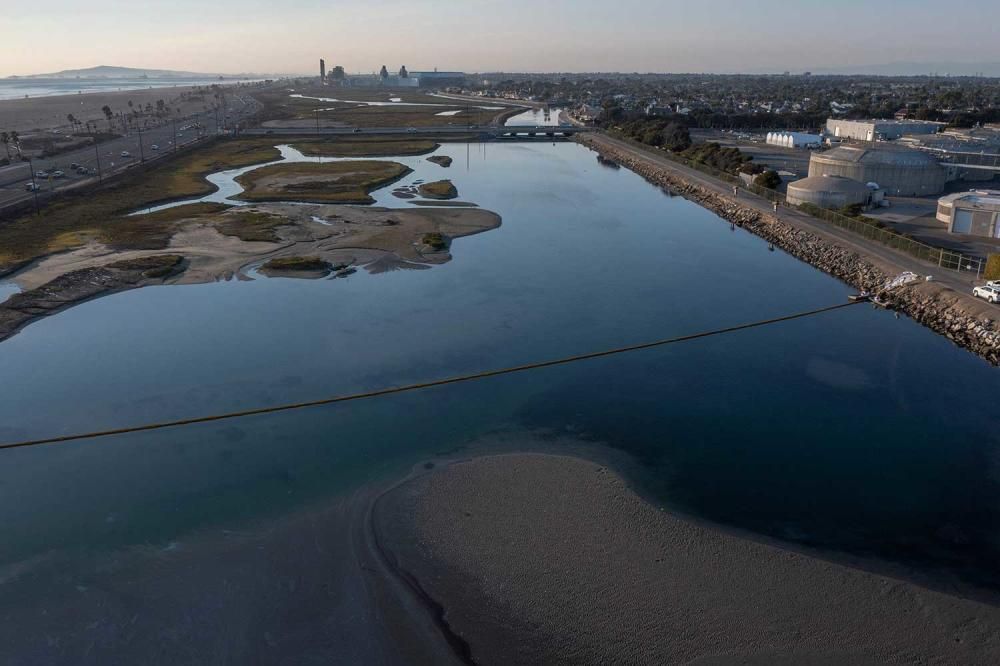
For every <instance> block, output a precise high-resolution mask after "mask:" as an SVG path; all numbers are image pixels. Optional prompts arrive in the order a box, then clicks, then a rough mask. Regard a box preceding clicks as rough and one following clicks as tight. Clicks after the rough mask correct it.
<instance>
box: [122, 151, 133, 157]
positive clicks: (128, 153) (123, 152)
mask: <svg viewBox="0 0 1000 666" xmlns="http://www.w3.org/2000/svg"><path fill="white" fill-rule="evenodd" d="M122 157H124V158H126V159H127V158H129V157H132V153H130V152H128V151H127V150H123V151H122Z"/></svg>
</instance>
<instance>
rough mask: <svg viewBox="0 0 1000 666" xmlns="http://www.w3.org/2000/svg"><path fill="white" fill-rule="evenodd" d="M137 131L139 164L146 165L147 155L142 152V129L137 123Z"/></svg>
mask: <svg viewBox="0 0 1000 666" xmlns="http://www.w3.org/2000/svg"><path fill="white" fill-rule="evenodd" d="M135 128H136V130H138V132H139V164H145V163H146V154H145V153H144V152H143V150H142V127H140V126H139V124H138V123H137V124H136V126H135Z"/></svg>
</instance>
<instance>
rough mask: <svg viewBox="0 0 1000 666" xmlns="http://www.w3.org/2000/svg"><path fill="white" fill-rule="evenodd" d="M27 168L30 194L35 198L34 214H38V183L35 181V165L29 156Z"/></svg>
mask: <svg viewBox="0 0 1000 666" xmlns="http://www.w3.org/2000/svg"><path fill="white" fill-rule="evenodd" d="M28 168H29V169H31V194H32V196H34V198H35V215H38V185H37V184H36V183H35V165H34V163H33V162H32V161H31V159H30V158H29V159H28Z"/></svg>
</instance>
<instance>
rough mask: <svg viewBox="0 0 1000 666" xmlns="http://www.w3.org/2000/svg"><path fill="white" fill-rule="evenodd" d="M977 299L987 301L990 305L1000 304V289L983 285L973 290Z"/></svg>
mask: <svg viewBox="0 0 1000 666" xmlns="http://www.w3.org/2000/svg"><path fill="white" fill-rule="evenodd" d="M972 295H973V296H975V297H976V298H982V299H985V300H986V301H987V302H989V303H1000V288H997V287H990V286H986V285H983V286H982V287H976V288H975V289H973V290H972Z"/></svg>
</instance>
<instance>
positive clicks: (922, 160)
mask: <svg viewBox="0 0 1000 666" xmlns="http://www.w3.org/2000/svg"><path fill="white" fill-rule="evenodd" d="M809 176H810V177H813V176H844V177H845V178H850V179H851V180H856V181H859V182H862V183H869V182H875V183H878V185H879V187H880V188H882V189H883V190H885V191H886V193H887V194H890V195H895V196H926V195H931V194H941V192H942V191H943V190H944V183H945V179H946V176H947V174H946V171H945V169H944V168H943V167H942V166H941V165H940V164H938V162H937V160H936V159H934V157H932V156H931V155H928V154H927V153H924V152H921V151H919V150H910V149H897V148H893V149H889V148H855V147H852V146H841V147H839V148H834V149H833V150H828V151H827V152H825V153H814V154H813V155H812V156H811V157H810V158H809Z"/></svg>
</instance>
